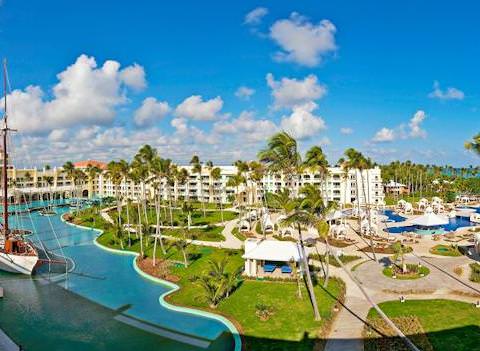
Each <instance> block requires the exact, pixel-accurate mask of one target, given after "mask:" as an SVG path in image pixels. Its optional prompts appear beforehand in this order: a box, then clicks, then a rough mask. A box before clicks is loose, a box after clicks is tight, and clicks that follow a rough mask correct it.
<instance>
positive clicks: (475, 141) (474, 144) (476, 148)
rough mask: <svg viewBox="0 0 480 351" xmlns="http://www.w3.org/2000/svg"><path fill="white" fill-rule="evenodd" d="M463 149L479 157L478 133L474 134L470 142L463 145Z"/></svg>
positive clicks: (479, 135) (479, 137)
mask: <svg viewBox="0 0 480 351" xmlns="http://www.w3.org/2000/svg"><path fill="white" fill-rule="evenodd" d="M465 149H467V150H470V151H473V152H474V153H476V154H477V155H478V156H480V133H478V134H476V135H475V136H474V137H473V138H472V140H470V141H467V142H466V143H465Z"/></svg>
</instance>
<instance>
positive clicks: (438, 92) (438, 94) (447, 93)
mask: <svg viewBox="0 0 480 351" xmlns="http://www.w3.org/2000/svg"><path fill="white" fill-rule="evenodd" d="M428 97H429V98H432V99H439V100H463V99H464V98H465V94H464V93H463V91H461V90H459V89H457V88H453V87H448V88H447V89H446V90H442V89H441V88H440V83H439V82H438V81H435V82H433V91H432V92H431V93H430V94H428Z"/></svg>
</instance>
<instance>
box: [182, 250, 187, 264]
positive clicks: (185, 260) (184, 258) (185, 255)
mask: <svg viewBox="0 0 480 351" xmlns="http://www.w3.org/2000/svg"><path fill="white" fill-rule="evenodd" d="M182 253H183V261H184V262H185V268H187V267H188V261H187V254H186V252H185V249H182Z"/></svg>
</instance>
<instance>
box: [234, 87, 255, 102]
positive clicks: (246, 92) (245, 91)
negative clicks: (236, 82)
mask: <svg viewBox="0 0 480 351" xmlns="http://www.w3.org/2000/svg"><path fill="white" fill-rule="evenodd" d="M253 94H255V89H252V88H249V87H246V86H241V87H239V88H238V89H237V91H235V96H236V97H238V98H239V99H242V100H249V99H250V97H251V96H252V95H253Z"/></svg>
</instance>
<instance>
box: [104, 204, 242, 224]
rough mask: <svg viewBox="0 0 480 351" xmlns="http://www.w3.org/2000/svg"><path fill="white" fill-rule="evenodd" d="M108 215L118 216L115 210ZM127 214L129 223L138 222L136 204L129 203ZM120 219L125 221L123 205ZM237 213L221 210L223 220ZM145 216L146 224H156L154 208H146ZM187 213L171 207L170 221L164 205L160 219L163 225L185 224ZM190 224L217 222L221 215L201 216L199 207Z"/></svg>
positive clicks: (219, 221)
mask: <svg viewBox="0 0 480 351" xmlns="http://www.w3.org/2000/svg"><path fill="white" fill-rule="evenodd" d="M109 214H110V216H111V217H112V218H113V219H116V218H118V215H117V211H116V210H113V211H110V212H109ZM129 214H130V223H133V222H138V209H137V207H136V206H133V205H130V207H129ZM121 215H122V221H123V223H127V210H126V207H125V206H124V207H123V208H122V214H121ZM237 217H238V215H237V214H236V213H235V212H231V211H223V219H224V221H231V220H233V219H235V218H237ZM147 218H148V224H150V225H152V224H156V223H157V221H156V220H157V218H156V212H155V209H154V208H149V209H148V210H147ZM186 218H187V214H186V213H183V212H182V210H180V209H173V210H172V221H170V210H169V209H168V208H166V207H164V208H162V209H161V210H160V220H161V222H162V223H163V224H164V225H171V223H173V225H174V226H179V225H184V224H186ZM142 220H143V212H142ZM191 221H192V222H191V225H192V226H202V225H210V224H219V223H221V222H222V215H221V211H219V210H217V211H206V212H205V216H203V211H202V210H201V209H194V210H193V212H192V214H191Z"/></svg>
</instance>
